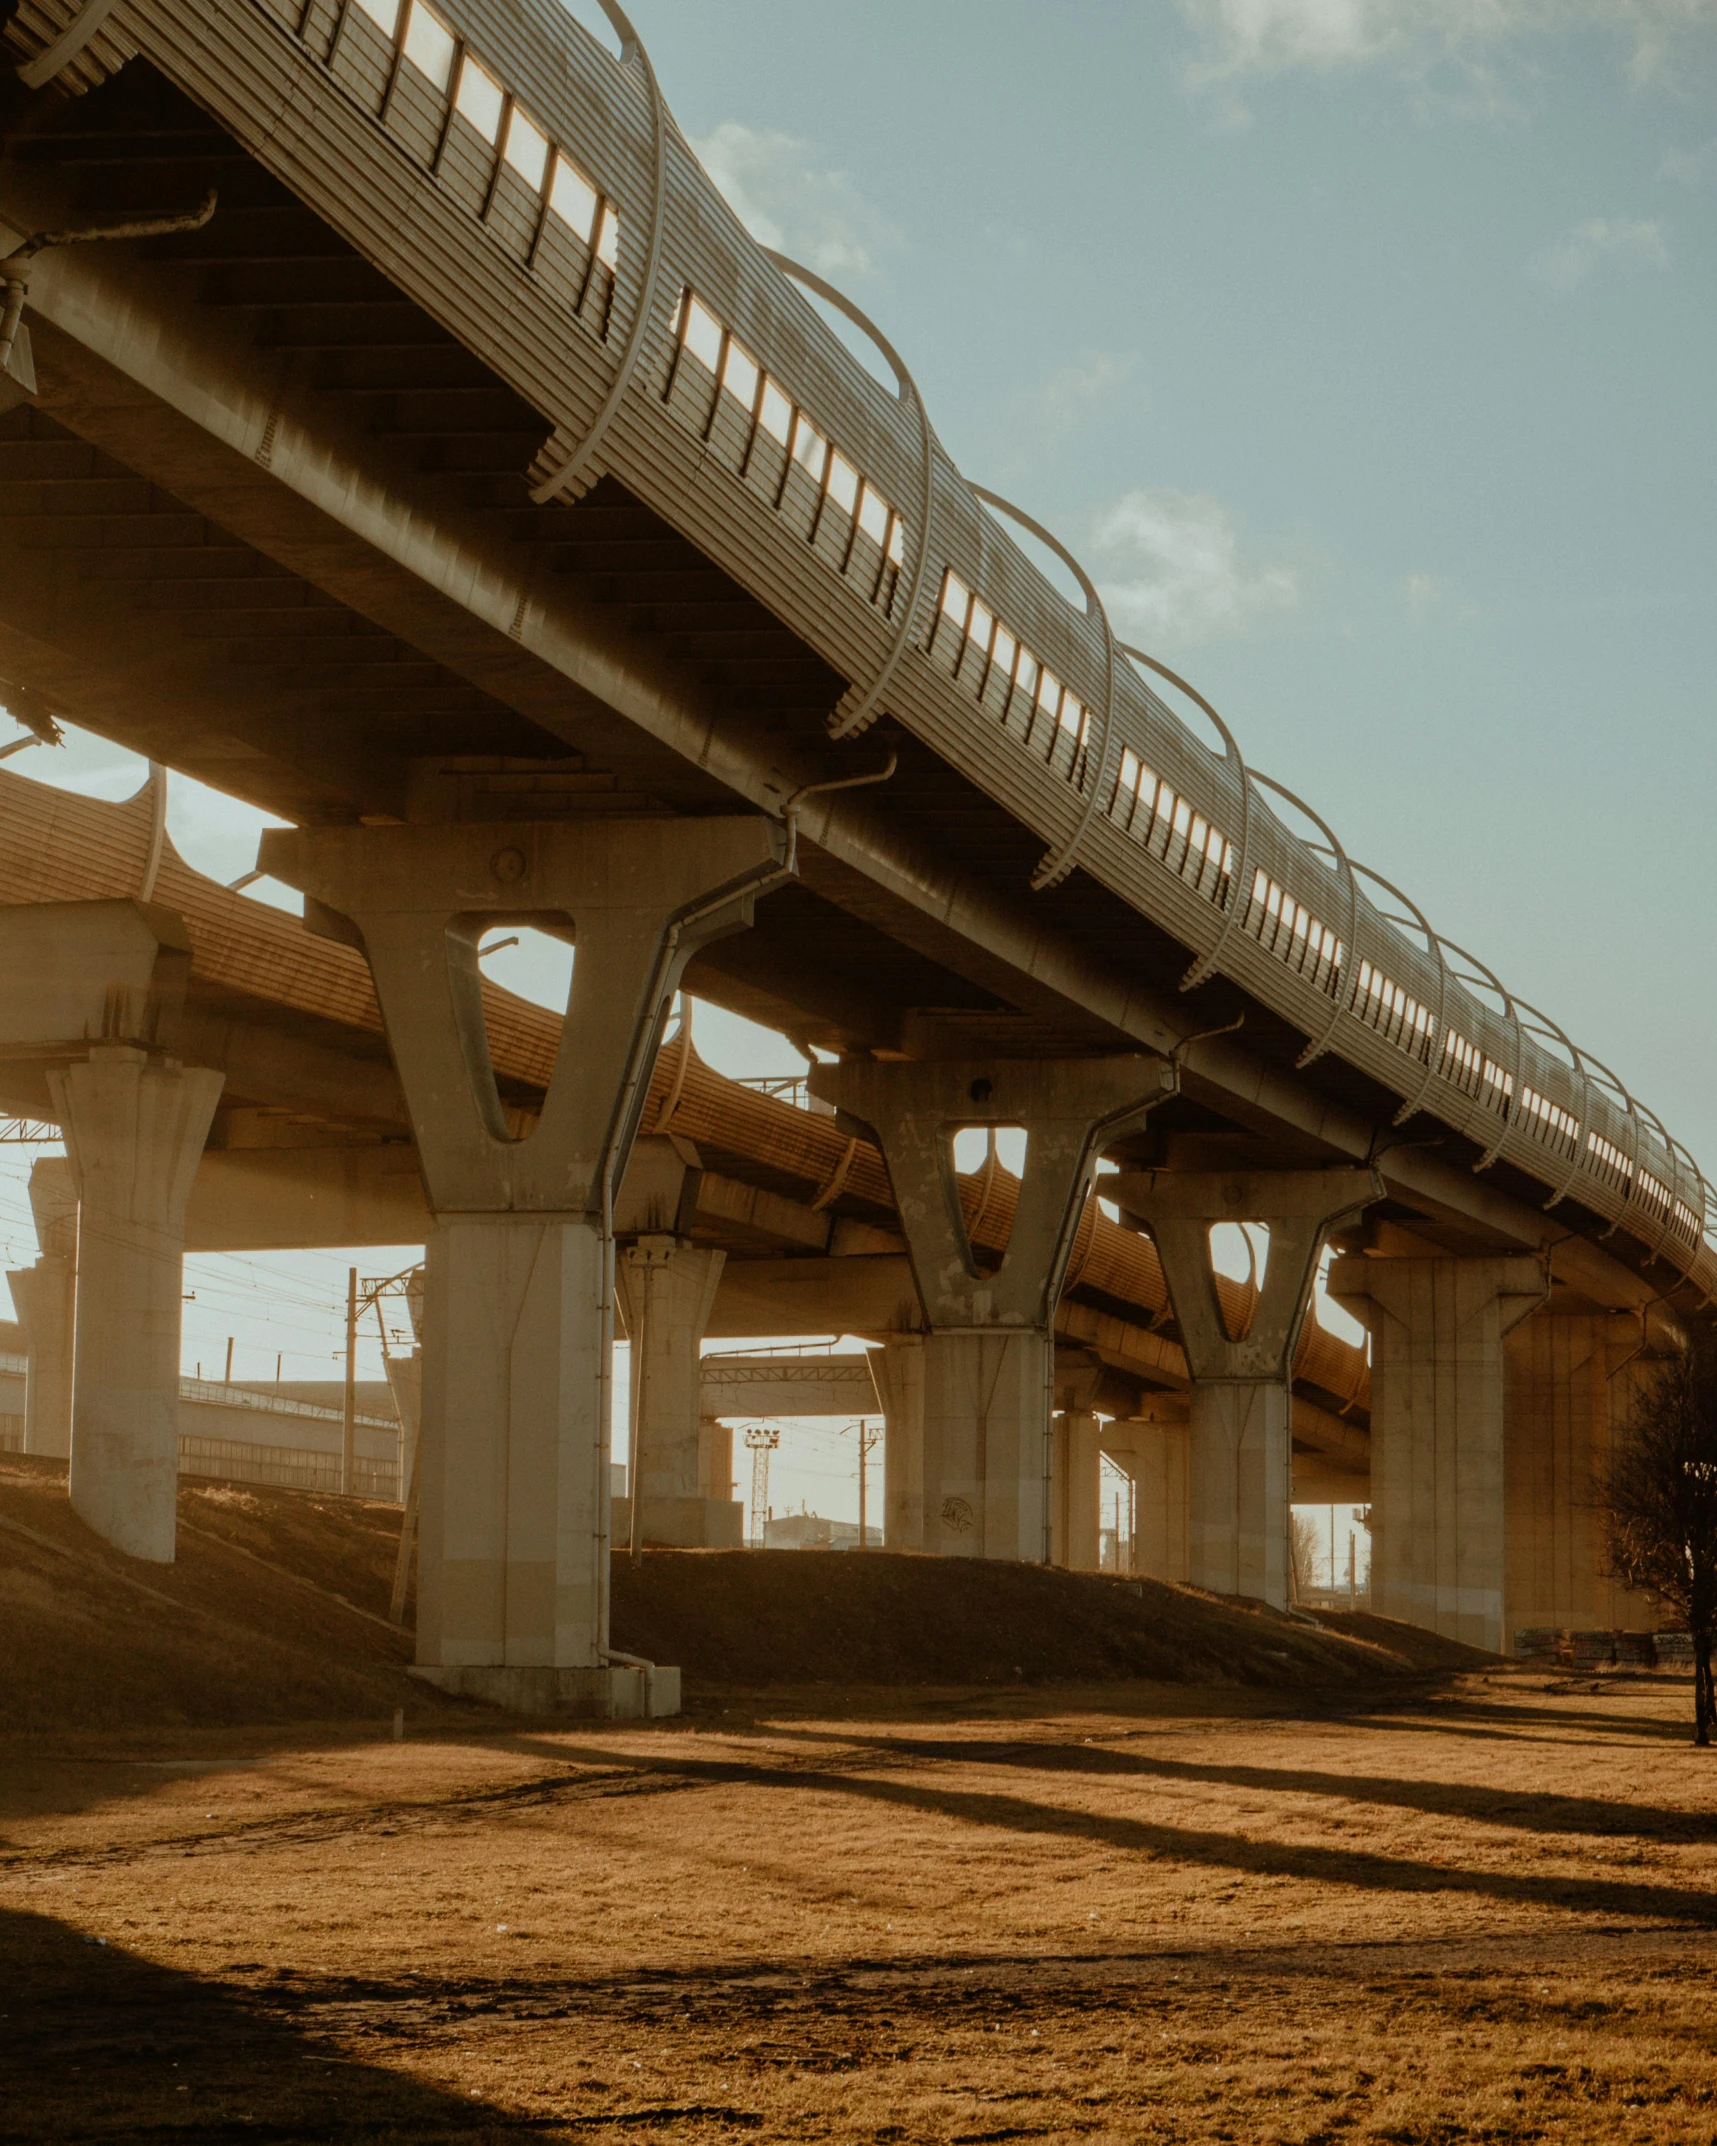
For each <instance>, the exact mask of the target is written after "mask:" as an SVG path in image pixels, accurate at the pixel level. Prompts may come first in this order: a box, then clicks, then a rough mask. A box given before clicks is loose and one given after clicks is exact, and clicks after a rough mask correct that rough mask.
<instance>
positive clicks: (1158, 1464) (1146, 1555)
mask: <svg viewBox="0 0 1717 2146" xmlns="http://www.w3.org/2000/svg"><path fill="white" fill-rule="evenodd" d="M1103 1450H1104V1452H1105V1453H1107V1454H1108V1455H1109V1458H1110V1459H1111V1460H1113V1461H1115V1462H1116V1463H1117V1464H1118V1465H1119V1466H1120V1467H1122V1468H1125V1469H1126V1471H1127V1473H1128V1474H1129V1475H1130V1476H1131V1477H1132V1479H1133V1570H1134V1571H1135V1572H1138V1573H1142V1574H1143V1575H1144V1576H1145V1577H1146V1578H1147V1579H1152V1580H1167V1581H1169V1582H1171V1583H1173V1584H1177V1585H1179V1584H1184V1582H1185V1581H1186V1578H1187V1576H1188V1573H1189V1572H1190V1570H1191V1562H1192V1545H1191V1529H1190V1501H1189V1470H1188V1431H1187V1426H1186V1424H1185V1422H1184V1421H1181V1422H1169V1421H1162V1422H1128V1423H1110V1424H1106V1425H1105V1426H1104V1431H1103Z"/></svg>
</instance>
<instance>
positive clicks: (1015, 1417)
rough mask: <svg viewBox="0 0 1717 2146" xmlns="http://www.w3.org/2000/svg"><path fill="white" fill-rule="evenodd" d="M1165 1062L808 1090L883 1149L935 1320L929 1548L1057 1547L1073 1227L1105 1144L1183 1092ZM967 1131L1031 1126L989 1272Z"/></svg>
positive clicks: (1000, 1064) (896, 1077)
mask: <svg viewBox="0 0 1717 2146" xmlns="http://www.w3.org/2000/svg"><path fill="white" fill-rule="evenodd" d="M1173 1085H1174V1075H1173V1071H1172V1069H1171V1068H1170V1067H1169V1065H1168V1063H1167V1061H1166V1060H1163V1059H1160V1058H1153V1057H1143V1056H1141V1057H1136V1058H1087V1059H1066V1060H1050V1059H1025V1060H988V1061H983V1062H974V1063H967V1064H961V1063H953V1062H947V1061H940V1062H925V1061H915V1062H891V1063H888V1064H882V1063H877V1062H873V1061H859V1060H847V1061H843V1062H842V1063H841V1064H839V1065H828V1066H817V1067H814V1068H813V1069H812V1072H811V1092H812V1094H813V1095H815V1096H816V1097H818V1098H819V1100H821V1101H823V1102H828V1103H833V1104H834V1105H835V1106H836V1108H837V1109H838V1110H840V1111H841V1112H842V1114H843V1115H844V1116H845V1117H846V1118H847V1120H848V1122H849V1123H850V1124H851V1125H852V1126H853V1127H854V1128H855V1129H862V1130H864V1131H867V1132H869V1133H870V1134H871V1135H872V1136H873V1137H874V1138H875V1140H876V1142H877V1145H878V1146H879V1147H880V1148H881V1150H882V1155H883V1159H884V1161H885V1162H886V1163H887V1165H888V1171H889V1176H890V1179H891V1180H892V1182H893V1186H894V1195H895V1202H896V1205H897V1207H898V1209H899V1213H900V1223H901V1228H902V1231H903V1232H904V1234H905V1237H906V1242H907V1250H908V1252H909V1254H910V1256H911V1260H912V1269H913V1276H914V1279H915V1280H916V1282H917V1285H918V1293H919V1297H920V1300H921V1302H922V1304H923V1307H924V1314H925V1322H926V1325H927V1326H928V1328H929V1332H928V1334H927V1335H926V1336H925V1340H924V1476H923V1493H922V1495H923V1507H922V1510H923V1534H922V1542H923V1546H924V1548H925V1549H927V1550H934V1551H938V1552H940V1553H942V1554H944V1555H947V1556H956V1557H1000V1558H1028V1559H1033V1560H1037V1559H1044V1558H1047V1557H1048V1555H1049V1551H1050V1542H1049V1534H1050V1512H1049V1470H1050V1395H1051V1381H1052V1377H1053V1371H1054V1354H1055V1351H1054V1342H1053V1336H1052V1331H1051V1329H1052V1325H1053V1321H1054V1317H1055V1305H1056V1300H1057V1298H1058V1297H1059V1295H1060V1293H1061V1282H1062V1276H1063V1275H1064V1274H1065V1272H1066V1269H1067V1259H1068V1254H1069V1252H1070V1250H1071V1248H1072V1238H1073V1232H1074V1230H1075V1228H1076V1227H1077V1225H1078V1222H1079V1217H1080V1214H1081V1212H1082V1210H1083V1206H1084V1201H1085V1195H1086V1192H1087V1190H1088V1189H1089V1186H1090V1182H1091V1176H1092V1173H1093V1171H1094V1169H1095V1167H1096V1160H1097V1155H1098V1152H1099V1149H1100V1147H1101V1145H1102V1144H1103V1142H1104V1140H1105V1139H1106V1138H1113V1137H1116V1136H1117V1135H1119V1134H1120V1133H1121V1132H1123V1131H1126V1130H1130V1129H1131V1128H1133V1127H1134V1126H1136V1125H1137V1124H1139V1122H1140V1121H1141V1120H1142V1119H1143V1117H1144V1115H1145V1113H1146V1112H1147V1111H1148V1110H1149V1109H1150V1108H1151V1107H1152V1106H1153V1105H1154V1104H1156V1103H1158V1102H1160V1101H1161V1100H1162V1099H1163V1098H1164V1097H1165V1096H1166V1095H1168V1094H1170V1093H1172V1090H1173ZM968 1126H1019V1127H1022V1128H1023V1129H1024V1131H1025V1134H1026V1158H1025V1170H1024V1175H1023V1177H1022V1179H1021V1181H1020V1186H1019V1193H1018V1198H1017V1202H1016V1205H1015V1210H1014V1222H1013V1231H1012V1234H1011V1236H1010V1238H1009V1240H1008V1245H1007V1249H1006V1251H1005V1252H1004V1253H1003V1255H1002V1258H1001V1260H1000V1263H999V1264H998V1265H997V1266H995V1267H994V1268H993V1269H991V1268H986V1267H982V1266H980V1265H979V1262H978V1259H977V1257H976V1255H975V1254H974V1252H973V1249H972V1244H971V1240H970V1238H969V1236H968V1235H967V1231H966V1224H965V1218H964V1214H963V1212H962V1209H961V1205H960V1193H959V1185H958V1181H957V1177H956V1173H955V1170H954V1136H955V1134H956V1133H958V1132H960V1131H961V1130H963V1129H964V1128H966V1127H968Z"/></svg>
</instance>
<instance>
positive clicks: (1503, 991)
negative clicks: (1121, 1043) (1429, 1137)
mask: <svg viewBox="0 0 1717 2146" xmlns="http://www.w3.org/2000/svg"><path fill="white" fill-rule="evenodd" d="M1443 944H1444V946H1445V947H1446V948H1447V949H1448V951H1449V952H1450V953H1451V954H1454V955H1457V956H1458V957H1459V958H1460V959H1461V960H1462V961H1465V962H1470V963H1471V965H1472V966H1473V967H1474V968H1475V969H1477V970H1478V972H1479V974H1480V975H1481V976H1482V977H1483V978H1484V979H1485V981H1486V983H1488V984H1489V985H1490V987H1491V989H1492V990H1493V991H1494V992H1495V993H1496V995H1497V997H1498V998H1499V999H1501V1001H1502V1004H1503V1011H1504V1012H1505V1013H1506V1014H1507V1016H1508V1022H1509V1026H1510V1028H1511V1029H1512V1030H1513V1032H1514V1064H1513V1065H1512V1067H1510V1069H1509V1076H1508V1077H1509V1079H1510V1081H1511V1082H1512V1083H1513V1085H1512V1086H1511V1087H1510V1089H1509V1091H1508V1093H1507V1094H1506V1095H1505V1096H1504V1097H1503V1099H1502V1109H1501V1110H1500V1111H1499V1112H1498V1113H1497V1119H1498V1124H1497V1134H1496V1138H1495V1139H1494V1140H1493V1141H1492V1142H1491V1143H1490V1145H1489V1146H1488V1147H1487V1148H1486V1149H1485V1151H1484V1153H1483V1154H1482V1155H1481V1156H1480V1157H1479V1159H1478V1161H1477V1162H1475V1163H1474V1164H1473V1175H1474V1176H1475V1177H1476V1176H1477V1175H1478V1174H1479V1172H1480V1171H1481V1170H1488V1169H1489V1168H1490V1166H1491V1164H1492V1163H1493V1162H1495V1160H1496V1158H1497V1157H1498V1156H1499V1155H1500V1154H1501V1153H1502V1144H1503V1142H1504V1140H1505V1139H1507V1137H1508V1128H1509V1126H1510V1125H1511V1124H1512V1123H1513V1122H1514V1103H1515V1098H1516V1096H1518V1095H1519V1093H1520V1084H1521V1082H1522V1081H1523V1080H1524V1079H1525V1078H1526V1036H1525V1031H1524V1030H1523V1029H1522V1027H1521V1025H1520V1008H1519V1006H1518V1004H1517V1003H1516V1001H1515V996H1514V993H1513V992H1512V991H1511V990H1510V989H1509V988H1508V986H1507V985H1506V984H1505V983H1504V982H1503V980H1502V978H1501V977H1500V976H1499V975H1498V974H1497V973H1496V971H1495V970H1494V969H1493V968H1492V967H1491V965H1490V964H1489V962H1488V961H1481V960H1480V959H1479V957H1478V956H1477V955H1476V954H1469V953H1468V952H1467V950H1466V948H1465V947H1464V946H1457V945H1456V944H1455V942H1454V940H1453V939H1445V940H1444V941H1443Z"/></svg>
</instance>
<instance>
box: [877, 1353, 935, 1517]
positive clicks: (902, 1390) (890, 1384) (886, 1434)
mask: <svg viewBox="0 0 1717 2146" xmlns="http://www.w3.org/2000/svg"><path fill="white" fill-rule="evenodd" d="M870 1375H871V1377H872V1378H873V1379H874V1380H875V1382H876V1391H877V1398H878V1399H879V1400H880V1401H881V1403H882V1420H883V1441H882V1540H883V1547H884V1548H885V1549H888V1550H922V1549H923V1547H924V1336H923V1335H922V1334H891V1335H890V1336H889V1337H888V1339H887V1340H886V1341H885V1342H884V1343H883V1344H882V1346H881V1347H880V1348H878V1349H872V1351H871V1352H870Z"/></svg>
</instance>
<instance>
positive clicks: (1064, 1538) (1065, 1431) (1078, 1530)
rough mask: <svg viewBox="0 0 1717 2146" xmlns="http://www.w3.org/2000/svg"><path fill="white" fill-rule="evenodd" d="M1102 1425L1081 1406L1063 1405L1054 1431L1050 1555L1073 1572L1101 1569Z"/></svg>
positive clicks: (1051, 1472) (1052, 1559) (1054, 1560)
mask: <svg viewBox="0 0 1717 2146" xmlns="http://www.w3.org/2000/svg"><path fill="white" fill-rule="evenodd" d="M1102 1433H1103V1425H1102V1423H1101V1421H1100V1420H1099V1419H1098V1418H1097V1417H1096V1416H1093V1415H1091V1414H1089V1413H1088V1412H1087V1411H1085V1410H1084V1409H1066V1410H1064V1411H1063V1412H1062V1414H1060V1415H1059V1416H1057V1417H1056V1419H1055V1427H1054V1431H1053V1434H1052V1455H1053V1458H1052V1462H1051V1468H1050V1482H1051V1489H1052V1498H1053V1503H1052V1520H1051V1527H1050V1558H1051V1561H1052V1562H1053V1563H1055V1564H1057V1565H1065V1566H1066V1567H1067V1568H1068V1570H1069V1571H1071V1572H1097V1571H1099V1570H1100V1569H1101V1567H1102V1563H1103V1558H1102V1533H1103V1516H1102V1511H1101V1507H1102V1502H1103V1444H1102Z"/></svg>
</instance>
